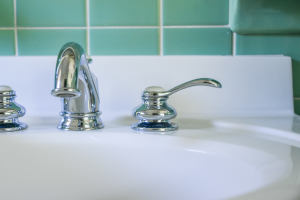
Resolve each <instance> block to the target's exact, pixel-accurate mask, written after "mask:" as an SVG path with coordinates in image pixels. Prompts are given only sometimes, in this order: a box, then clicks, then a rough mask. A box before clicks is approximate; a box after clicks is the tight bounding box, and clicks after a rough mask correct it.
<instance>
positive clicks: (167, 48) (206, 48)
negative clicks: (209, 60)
mask: <svg viewBox="0 0 300 200" xmlns="http://www.w3.org/2000/svg"><path fill="white" fill-rule="evenodd" d="M231 37H232V36H231V31H230V29H228V28H171V29H169V28H168V29H164V39H163V41H164V54H165V55H199V54H201V55H231V53H232V49H231V44H232V41H231Z"/></svg>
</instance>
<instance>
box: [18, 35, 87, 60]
mask: <svg viewBox="0 0 300 200" xmlns="http://www.w3.org/2000/svg"><path fill="white" fill-rule="evenodd" d="M85 33H86V31H85V30H19V31H18V42H19V54H20V55H57V54H58V52H59V50H60V48H61V47H62V46H63V45H64V44H65V43H67V42H72V41H73V42H77V43H79V44H81V46H82V47H83V48H84V49H85V47H86V34H85Z"/></svg>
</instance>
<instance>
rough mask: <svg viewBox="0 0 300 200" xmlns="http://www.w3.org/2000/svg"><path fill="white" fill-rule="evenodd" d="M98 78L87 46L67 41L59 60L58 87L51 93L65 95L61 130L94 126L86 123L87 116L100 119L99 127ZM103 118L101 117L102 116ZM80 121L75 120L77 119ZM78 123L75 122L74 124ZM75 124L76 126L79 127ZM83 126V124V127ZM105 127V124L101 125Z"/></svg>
mask: <svg viewBox="0 0 300 200" xmlns="http://www.w3.org/2000/svg"><path fill="white" fill-rule="evenodd" d="M96 84H97V80H96V77H95V76H94V75H93V74H92V73H91V71H90V69H89V66H88V61H87V59H86V56H85V53H84V50H83V48H82V47H81V46H80V45H79V44H77V43H74V42H69V43H66V44H65V45H64V46H63V47H62V48H61V50H60V52H59V54H58V58H57V62H56V70H55V81H54V89H53V90H52V92H51V94H52V95H53V96H56V97H61V98H62V99H63V100H62V107H63V108H62V112H61V116H62V117H63V120H62V122H61V123H60V125H59V128H61V129H67V130H87V129H95V128H91V127H90V126H93V125H91V124H90V123H88V125H87V127H85V126H86V125H84V124H77V125H75V123H79V121H78V120H80V122H82V121H83V122H85V123H86V122H87V121H84V118H93V119H94V118H95V119H96V118H97V120H96V122H95V121H93V122H92V123H94V122H95V123H96V125H97V128H99V123H100V122H101V121H100V118H99V116H100V110H99V104H100V99H99V94H98V90H97V89H98V88H97V85H96ZM98 118H99V119H98ZM75 119H76V120H77V121H74V120H75ZM71 122H72V123H74V124H73V125H72V124H70V123H71ZM73 126H76V127H75V128H74V127H73ZM79 126H80V127H79ZM100 126H101V127H102V123H101V125H100Z"/></svg>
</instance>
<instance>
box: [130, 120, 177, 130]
mask: <svg viewBox="0 0 300 200" xmlns="http://www.w3.org/2000/svg"><path fill="white" fill-rule="evenodd" d="M131 128H132V129H133V130H136V131H145V132H167V131H175V130H177V129H178V126H177V124H175V123H173V122H166V121H164V122H138V123H135V124H133V125H132V126H131Z"/></svg>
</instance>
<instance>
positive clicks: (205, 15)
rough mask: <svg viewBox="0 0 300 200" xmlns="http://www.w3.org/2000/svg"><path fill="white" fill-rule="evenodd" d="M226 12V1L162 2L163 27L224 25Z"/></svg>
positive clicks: (226, 20) (183, 0)
mask: <svg viewBox="0 0 300 200" xmlns="http://www.w3.org/2000/svg"><path fill="white" fill-rule="evenodd" d="M228 10H229V5H228V0H164V10H163V19H164V25H224V24H228Z"/></svg>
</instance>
